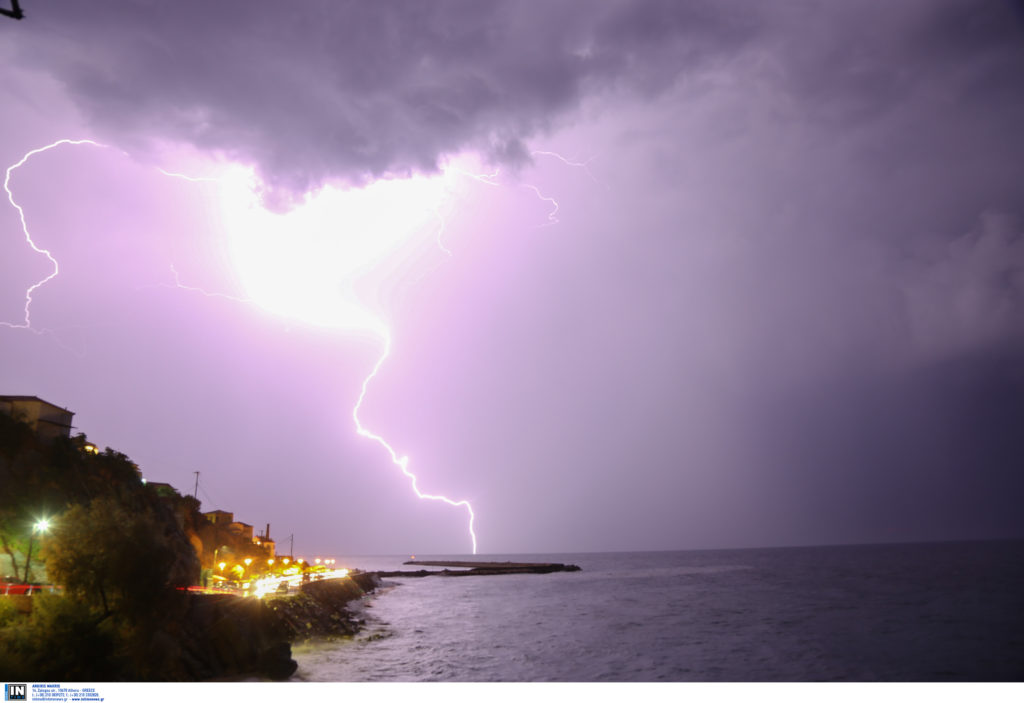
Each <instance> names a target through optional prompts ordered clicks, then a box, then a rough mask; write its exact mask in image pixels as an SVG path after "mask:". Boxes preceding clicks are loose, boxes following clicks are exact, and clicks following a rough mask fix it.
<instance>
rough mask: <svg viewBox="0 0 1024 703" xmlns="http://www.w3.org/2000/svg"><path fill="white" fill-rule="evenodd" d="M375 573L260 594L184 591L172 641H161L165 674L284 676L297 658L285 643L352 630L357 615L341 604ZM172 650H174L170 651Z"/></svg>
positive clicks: (374, 580)
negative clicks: (185, 604)
mask: <svg viewBox="0 0 1024 703" xmlns="http://www.w3.org/2000/svg"><path fill="white" fill-rule="evenodd" d="M379 583H380V580H379V578H378V577H377V576H376V574H368V573H357V574H353V575H352V576H350V577H348V578H344V579H332V580H330V581H313V582H310V583H306V584H303V585H302V587H301V588H300V589H299V592H298V593H296V594H294V595H289V596H276V597H272V598H268V599H265V600H256V599H251V598H238V597H237V596H233V595H225V596H218V595H199V594H190V603H189V607H188V609H187V611H186V613H185V617H184V618H183V619H182V621H181V627H180V630H179V631H178V632H177V633H176V634H178V636H179V637H178V638H177V639H178V641H179V643H180V645H179V647H175V646H174V645H173V643H168V644H169V646H168V650H170V651H168V652H167V654H168V657H167V659H168V660H171V661H168V664H169V666H168V667H167V668H165V669H164V671H165V674H166V676H167V679H168V680H186V681H187V680H191V681H218V680H221V681H223V680H237V679H239V678H244V677H248V676H259V677H262V678H269V679H272V680H275V681H283V680H286V679H288V678H289V677H290V676H291V675H292V674H293V673H295V669H296V668H297V666H298V664H297V663H296V662H295V660H294V659H292V657H291V647H292V644H293V643H297V642H302V641H304V640H308V639H313V638H325V639H326V638H331V637H344V636H351V635H354V634H356V633H357V632H358V631H359V630H360V629H361V627H362V620H361V619H360V618H358V617H357V616H356V615H354V614H353V613H352V612H351V611H350V610H349V609H348V607H347V605H348V604H349V603H350V602H351V601H353V600H358V599H359V598H362V597H363V596H364V595H366V594H367V593H370V592H371V591H373V590H374V589H375V588H376V587H377V586H378V585H379ZM174 650H178V651H174Z"/></svg>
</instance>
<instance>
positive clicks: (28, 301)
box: [0, 139, 106, 331]
mask: <svg viewBox="0 0 1024 703" xmlns="http://www.w3.org/2000/svg"><path fill="white" fill-rule="evenodd" d="M62 144H91V145H92V146H98V147H105V146H106V144H100V143H99V142H94V141H92V140H91V139H58V140H57V141H55V142H53V143H52V144H47V145H46V146H41V147H39V148H38V149H33V150H32V151H30V152H28V153H26V154H25V155H24V156H22V157H21V160H20V161H19V162H18V163H16V164H14V165H12V166H8V167H7V174H6V176H5V177H4V190H5V191H7V199H8V200H9V201H10V203H11V205H13V206H14V209H15V210H17V211H18V217H19V218H20V219H21V231H22V233H23V234H24V235H25V241H26V242H28V245H29V246H30V247H32V251H34V252H36V253H37V254H42V255H43V256H45V257H46V258H47V259H49V260H50V263H51V264H52V265H53V271H51V272H50V274H49V275H48V276H46V277H44V278H43V279H41V280H39V281H37V282H36V283H34V284H32V285H31V286H29V288H28V290H26V291H25V322H24V324H21V325H16V324H14V323H11V322H3V321H0V325H2V326H4V327H9V328H11V329H22V330H33V328H32V294H33V293H35V292H36V291H37V290H39V289H40V288H42V287H43V286H44V285H46V284H47V283H49V282H50V281H52V280H53V279H54V278H56V277H57V275H58V274H59V273H60V264H58V263H57V259H55V258H54V256H53V254H51V253H50V251H49V249H43V248H42V247H39V246H37V245H36V243H35V241H33V239H32V235H31V234H30V233H29V231H28V223H27V222H26V221H25V211H24V210H23V209H22V207H21V205H19V204H18V203H17V202H16V201H15V200H14V193H12V192H11V174H12V173H14V171H15V170H16V169H18V168H21V167H22V166H24V165H25V162H26V161H28V160H29V159H30V158H32V157H33V156H35V155H36V154H41V153H43V152H44V151H49V150H50V149H56V148H57V147H59V146H61V145H62ZM33 331H35V330H33Z"/></svg>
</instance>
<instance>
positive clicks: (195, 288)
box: [161, 169, 253, 303]
mask: <svg viewBox="0 0 1024 703" xmlns="http://www.w3.org/2000/svg"><path fill="white" fill-rule="evenodd" d="M161 170H163V169H161ZM202 180H208V181H212V180H216V179H214V178H204V179H202ZM171 273H173V274H174V285H173V286H167V287H169V288H180V289H182V290H188V291H192V292H194V293H199V294H200V295H205V296H206V297H207V298H224V299H225V300H233V301H235V302H236V303H251V302H253V300H252V298H239V297H237V296H234V295H228V294H227V293H211V292H210V291H208V290H206V289H205V288H200V287H198V286H187V285H185V284H184V283H182V282H181V278H179V276H178V269H176V268H174V264H171ZM162 285H166V284H162Z"/></svg>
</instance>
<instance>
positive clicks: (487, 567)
mask: <svg viewBox="0 0 1024 703" xmlns="http://www.w3.org/2000/svg"><path fill="white" fill-rule="evenodd" d="M402 563H403V564H405V565H416V566H442V567H453V568H444V569H441V570H440V571H438V570H436V569H435V570H430V569H419V570H416V571H378V572H376V574H377V575H378V576H380V577H381V578H388V577H391V578H420V577H423V576H503V575H508V574H552V573H555V572H557V571H579V570H580V567H578V566H576V565H575V564H552V563H537V562H514V561H428V560H412V561H405V562H402Z"/></svg>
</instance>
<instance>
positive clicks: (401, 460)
mask: <svg viewBox="0 0 1024 703" xmlns="http://www.w3.org/2000/svg"><path fill="white" fill-rule="evenodd" d="M64 144H70V145H80V144H90V145H92V146H98V147H106V145H105V144H100V143H98V142H95V141H92V140H91V139H60V140H58V141H55V142H53V143H52V144H47V145H46V146H43V147H40V148H38V149H33V150H31V151H29V152H27V153H26V154H25V155H24V156H23V157H22V158H21V159H20V160H19V161H18V162H17V163H15V164H13V165H12V166H10V167H8V168H7V173H6V177H5V178H4V190H5V191H6V192H7V198H8V200H9V201H10V203H11V205H12V206H14V208H15V209H16V210H17V211H18V216H19V218H20V220H21V229H22V233H23V234H24V236H25V240H26V241H27V242H28V244H29V246H30V247H31V248H32V250H33V251H35V252H36V253H38V254H42V255H44V256H45V257H46V258H47V259H49V261H50V263H51V264H52V265H53V271H52V272H51V273H50V274H49V275H47V276H46V277H44V278H43V279H41V280H40V281H38V282H36V283H34V284H33V285H32V286H30V287H29V288H28V290H27V291H26V292H25V320H24V324H14V323H10V322H3V321H0V325H3V326H5V327H8V328H12V329H27V330H30V331H33V332H36V330H35V329H34V328H33V327H32V319H31V307H32V295H33V293H35V291H37V290H38V289H39V288H40V287H42V286H44V285H46V283H48V282H49V281H51V280H53V279H54V278H56V277H57V276H58V275H59V273H60V265H59V264H58V262H57V259H56V258H55V257H54V256H53V254H52V253H51V252H50V251H49V250H47V249H44V248H42V247H40V246H38V245H37V244H36V243H35V241H34V240H33V239H32V235H31V234H30V232H29V229H28V224H27V222H26V219H25V211H24V209H23V208H22V207H21V206H20V205H19V204H18V203H17V201H16V200H15V199H14V194H13V193H12V191H11V188H10V181H11V174H12V173H13V172H14V171H15V170H16V169H18V168H20V167H21V166H23V165H24V164H25V163H26V162H27V161H28V160H29V159H30V158H31V157H32V156H34V155H36V154H39V153H42V152H44V151H48V150H50V149H54V148H56V147H58V146H61V145H64ZM157 170H158V171H160V172H161V173H163V174H164V175H165V176H168V177H171V178H180V179H183V180H186V181H190V182H193V183H198V182H222V181H221V179H219V178H214V177H206V176H202V177H197V176H188V175H185V174H181V173H174V172H170V171H166V170H164V169H162V168H159V167H157ZM467 175H470V176H471V177H473V178H476V179H477V180H480V181H481V182H484V183H487V184H488V185H498V184H497V183H495V182H493V180H492V179H493V178H495V177H496V176H497V173H495V174H494V176H476V175H473V174H467ZM436 212H437V215H438V217H439V219H441V228H440V229H439V231H438V235H437V236H438V244H439V245H440V246H441V247H442V249H444V250H445V251H447V252H448V254H449V255H451V252H450V251H448V250H447V249H446V248H445V247H444V246H443V244H442V242H441V234H442V233H443V231H444V224H445V221H444V218H443V217H442V215H441V212H440V210H436ZM170 268H171V273H172V274H173V275H174V287H175V288H180V289H182V290H186V291H191V292H196V293H200V294H202V295H204V296H206V297H211V298H213V297H219V298H226V299H228V300H234V301H237V302H243V303H252V302H253V301H252V300H251V299H248V298H239V297H235V296H231V295H226V294H223V293H211V292H209V291H207V290H205V289H203V288H200V287H196V286H189V285H185V284H184V283H182V282H181V278H180V276H179V275H178V270H177V269H176V268H175V266H174V264H173V263H172V264H171V266H170ZM381 332H382V338H383V341H384V348H383V351H382V353H381V356H380V358H379V359H378V360H377V363H376V364H374V366H373V369H372V370H371V371H370V373H369V375H367V376H366V378H365V379H364V380H363V385H362V389H361V392H360V393H359V398H358V400H357V401H356V404H355V406H354V407H353V408H352V419H353V421H354V422H355V425H356V432H357V434H358V435H359V436H360V437H364V438H366V439H370V440H372V441H374V442H376V443H378V444H379V445H380V446H382V447H383V448H384V449H385V450H387V452H388V454H389V455H390V457H391V461H392V463H393V464H395V466H397V467H398V468H399V469H401V471H402V473H403V474H404V475H405V476H406V477H407V478H408V479H409V480H410V482H411V485H412V489H413V492H415V494H416V496H417V497H418V498H420V499H421V500H434V501H441V502H444V503H447V504H448V505H451V506H453V507H456V508H459V507H462V508H465V509H466V511H467V512H468V513H469V535H470V538H471V540H472V545H473V554H476V552H477V537H476V532H475V531H474V529H473V527H474V521H475V520H476V515H475V514H474V512H473V506H472V505H471V504H470V503H469V501H468V500H460V501H455V500H452V499H451V498H448V497H446V496H443V495H433V494H430V493H424V492H422V491H421V490H420V489H419V485H418V482H419V479H418V478H417V476H416V475H415V474H414V473H412V472H411V471H409V457H407V456H402V457H399V456H398V453H397V452H396V451H395V450H394V448H393V447H392V446H391V445H390V444H389V443H388V442H387V440H385V439H384V438H383V437H382V436H381V435H379V434H376V433H374V432H372V431H370V430H368V429H367V428H365V427H364V426H363V424H362V423H361V422H360V420H359V409H360V408H361V407H362V405H363V401H364V400H365V398H366V393H367V389H368V388H369V385H370V381H372V380H373V379H374V378H375V377H376V376H377V373H378V372H379V371H380V368H381V366H382V365H383V364H384V361H385V360H386V359H387V358H388V356H389V355H390V353H391V334H390V332H389V331H388V330H387V329H386V328H382V331H381Z"/></svg>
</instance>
